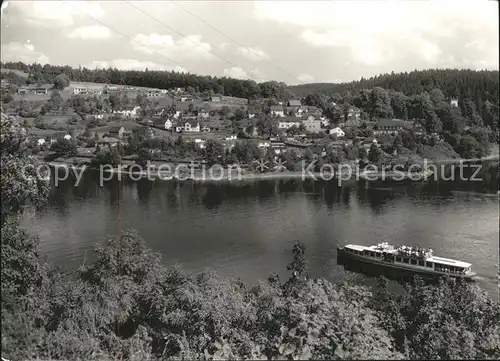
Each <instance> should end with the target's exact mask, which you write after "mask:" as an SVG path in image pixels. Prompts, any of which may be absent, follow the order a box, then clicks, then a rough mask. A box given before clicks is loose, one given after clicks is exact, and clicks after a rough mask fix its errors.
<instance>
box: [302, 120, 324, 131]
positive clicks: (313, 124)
mask: <svg viewBox="0 0 500 361" xmlns="http://www.w3.org/2000/svg"><path fill="white" fill-rule="evenodd" d="M302 124H304V127H306V130H307V131H308V132H309V133H319V132H321V120H319V119H315V118H314V117H308V118H307V119H306V120H304V121H303V122H302Z"/></svg>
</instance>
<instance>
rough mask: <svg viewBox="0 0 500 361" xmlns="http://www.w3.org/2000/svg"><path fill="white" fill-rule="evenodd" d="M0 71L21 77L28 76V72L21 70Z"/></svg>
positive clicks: (0, 70)
mask: <svg viewBox="0 0 500 361" xmlns="http://www.w3.org/2000/svg"><path fill="white" fill-rule="evenodd" d="M0 72H1V73H14V74H16V75H17V76H20V77H21V78H27V77H28V76H29V74H28V73H25V72H24V71H21V70H15V69H3V68H2V69H0Z"/></svg>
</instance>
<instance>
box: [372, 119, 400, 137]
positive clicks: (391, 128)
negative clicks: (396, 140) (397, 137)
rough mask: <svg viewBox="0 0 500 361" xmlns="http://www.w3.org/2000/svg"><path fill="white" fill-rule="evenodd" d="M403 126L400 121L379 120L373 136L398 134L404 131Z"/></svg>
mask: <svg viewBox="0 0 500 361" xmlns="http://www.w3.org/2000/svg"><path fill="white" fill-rule="evenodd" d="M403 124H404V123H403V121H402V120H400V119H379V120H378V121H377V122H376V124H375V129H374V131H373V134H375V135H380V134H397V133H398V132H400V131H401V130H402V129H403Z"/></svg>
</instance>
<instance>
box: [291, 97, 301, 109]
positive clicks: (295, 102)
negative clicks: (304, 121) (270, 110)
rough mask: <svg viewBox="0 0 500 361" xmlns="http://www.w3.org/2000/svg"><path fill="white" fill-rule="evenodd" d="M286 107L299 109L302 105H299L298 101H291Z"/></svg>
mask: <svg viewBox="0 0 500 361" xmlns="http://www.w3.org/2000/svg"><path fill="white" fill-rule="evenodd" d="M288 105H289V106H291V107H300V106H301V105H302V104H301V103H300V100H298V99H292V100H289V101H288Z"/></svg>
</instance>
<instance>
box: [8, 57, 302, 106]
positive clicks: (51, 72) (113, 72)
mask: <svg viewBox="0 0 500 361" xmlns="http://www.w3.org/2000/svg"><path fill="white" fill-rule="evenodd" d="M1 67H2V68H5V69H16V70H21V71H23V72H25V73H28V74H29V76H28V78H27V79H24V78H22V77H19V76H16V75H15V74H14V73H10V74H2V77H3V78H5V79H7V80H9V81H11V82H14V83H16V84H17V85H24V84H47V83H53V82H54V79H55V77H56V76H57V75H59V74H61V73H65V74H66V75H67V76H68V77H69V79H70V80H71V81H78V82H95V83H108V84H126V85H132V86H141V87H149V88H160V89H171V88H176V87H183V88H191V89H190V90H192V91H198V92H205V91H209V92H214V93H217V94H223V95H228V96H234V97H241V98H247V99H254V98H276V99H280V100H288V99H291V98H293V97H294V94H293V93H292V92H291V91H290V90H289V89H288V87H287V85H286V84H285V83H279V82H277V81H269V82H264V83H257V82H255V81H253V80H240V79H233V78H226V77H222V78H217V77H212V76H204V75H196V74H188V73H177V72H174V71H149V70H147V69H146V70H144V71H138V70H118V69H112V68H108V69H87V68H78V69H75V68H71V67H70V66H55V65H48V64H47V65H44V66H42V65H40V64H24V63H22V62H17V63H5V64H1Z"/></svg>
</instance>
